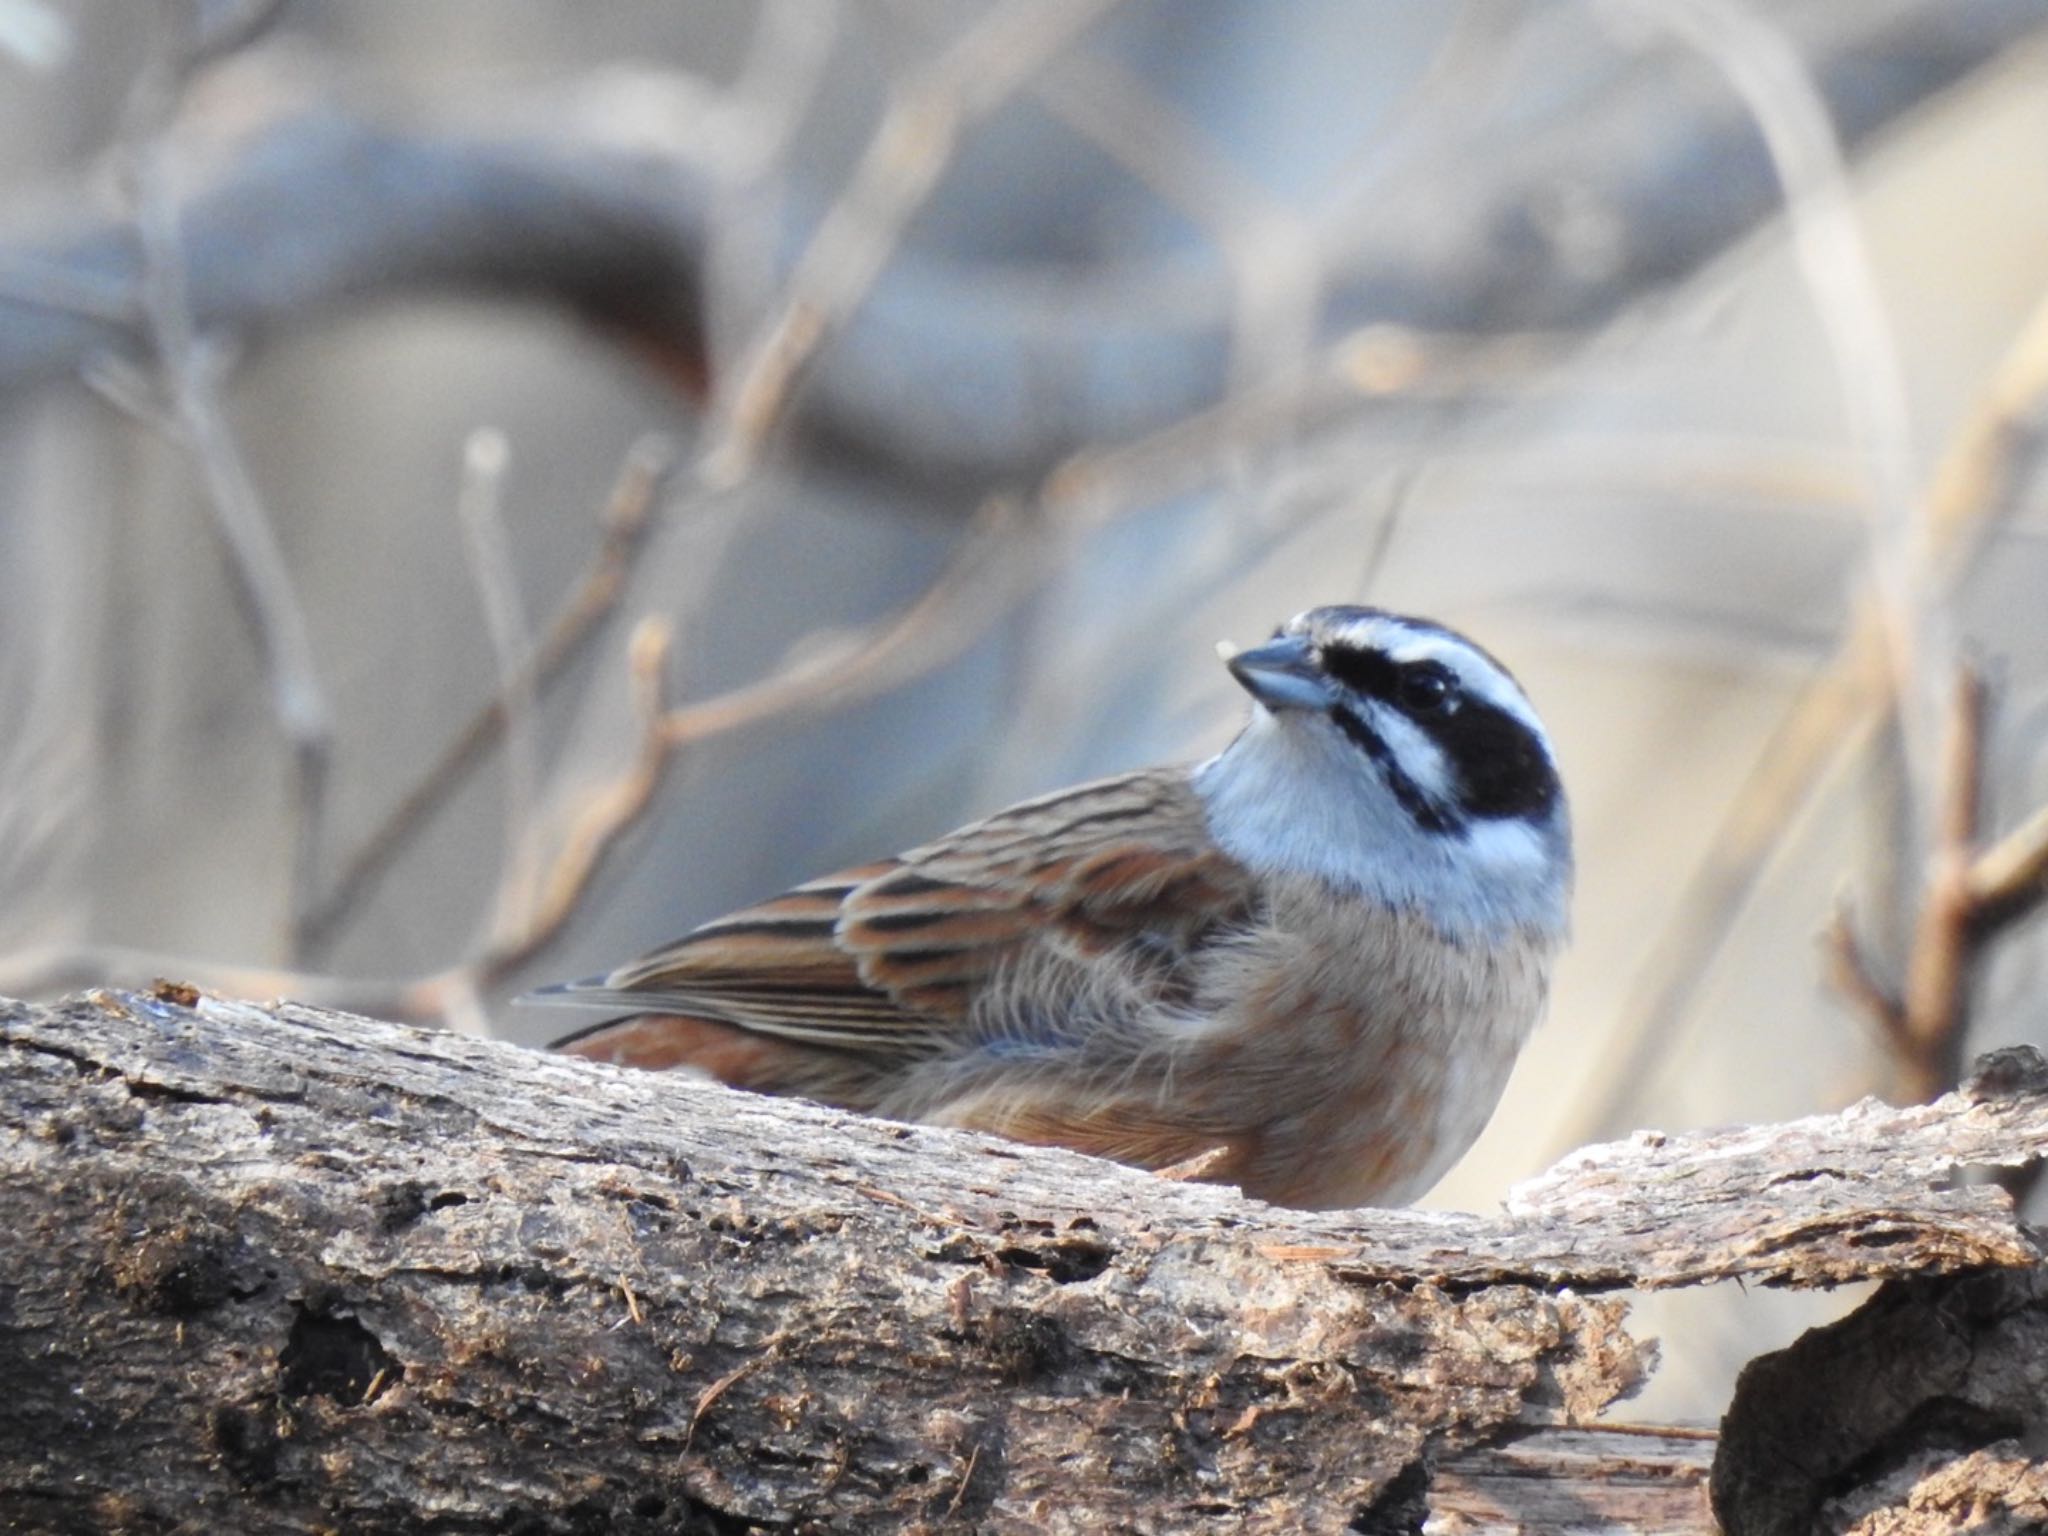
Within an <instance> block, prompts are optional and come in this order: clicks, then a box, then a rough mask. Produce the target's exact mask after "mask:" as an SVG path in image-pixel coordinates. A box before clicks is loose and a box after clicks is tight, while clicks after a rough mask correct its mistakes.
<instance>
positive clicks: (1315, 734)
mask: <svg viewBox="0 0 2048 1536" xmlns="http://www.w3.org/2000/svg"><path fill="white" fill-rule="evenodd" d="M1194 787H1195V793H1196V794H1197V795H1199V796H1200V797H1201V800H1202V804H1203V807H1204V809H1205V810H1206V811H1207V813H1208V818H1209V830H1210V832H1211V833H1212V834H1213V835H1214V836H1215V838H1216V841H1217V842H1218V843H1219V844H1221V845H1222V847H1223V849H1224V851H1225V852H1227V853H1229V854H1230V856H1231V857H1232V858H1234V859H1236V860H1237V861H1238V862H1239V863H1241V864H1243V865H1245V866H1246V867H1247V868H1249V869H1251V870H1253V871H1255V872H1256V873H1259V874H1265V875H1315V876H1319V877H1321V878H1322V879H1324V880H1326V881H1328V882H1329V883H1330V884H1332V885H1334V886H1336V887H1338V888H1339V889H1343V890H1355V891H1357V892H1358V893H1359V894H1361V895H1363V896H1366V897H1368V898H1371V899H1374V900H1377V901H1380V902H1384V903H1385V904H1386V905H1388V906H1392V907H1401V908H1406V909H1409V910H1411V911H1414V912H1415V913H1417V914H1418V915H1420V916H1422V917H1424V918H1426V919H1428V920H1429V921H1430V922H1432V923H1434V924H1435V925H1436V927H1437V928H1438V930H1439V931H1440V932H1442V933H1443V934H1444V936H1445V937H1446V938H1449V939H1453V940H1464V939H1468V938H1481V937H1494V936H1498V935H1501V934H1504V933H1506V932H1509V931H1511V930H1514V929H1531V928H1533V929H1537V930H1539V931H1542V932H1545V933H1549V934H1554V935H1556V936H1557V937H1559V938H1562V937H1563V935H1564V932H1565V928H1566V926H1567V922H1568V916H1567V906H1568V903H1569V899H1570V892H1571V865H1570V855H1569V853H1568V851H1567V844H1566V842H1565V840H1564V836H1563V834H1562V832H1561V830H1560V829H1556V828H1551V829H1545V828H1541V827H1537V826H1532V825H1531V824H1530V823H1528V822H1527V821H1521V820H1513V819H1503V820H1498V821H1485V820H1480V821H1472V822H1469V823H1468V824H1467V825H1466V826H1465V827H1464V828H1462V829H1461V830H1456V831H1450V832H1431V831H1427V830H1425V829H1423V828H1422V827H1420V826H1418V825H1417V824H1416V822H1415V819H1414V817H1413V816H1412V815H1411V814H1410V813H1409V811H1408V810H1407V809H1406V808H1405V807H1404V806H1402V805H1401V804H1400V802H1399V801H1398V800H1396V799H1395V797H1394V794H1393V792H1392V791H1391V790H1390V789H1389V788H1388V787H1387V785H1386V783H1385V781H1384V780H1383V779H1382V778H1381V777H1380V775H1379V774H1378V772H1376V771H1374V770H1373V769H1372V767H1371V765H1370V764H1368V763H1366V762H1365V761H1363V759H1362V758H1361V756H1360V754H1359V752H1358V749H1357V748H1356V747H1355V746H1354V745H1352V744H1351V743H1350V742H1348V741H1345V740H1344V739H1343V738H1342V737H1341V736H1339V735H1338V734H1337V732H1336V731H1335V729H1334V728H1331V727H1330V726H1329V725H1328V723H1327V722H1326V721H1323V720H1320V719H1316V718H1313V717H1300V716H1296V717H1290V718H1284V719H1283V718H1277V717H1275V716H1274V715H1273V714H1271V713H1270V712H1269V711H1267V710H1266V709H1265V708H1264V706H1262V705H1256V704H1255V705H1254V706H1253V708H1252V717H1251V721H1250V723H1249V724H1247V725H1246V726H1245V728H1244V731H1243V733H1242V734H1240V735H1239V736H1238V738H1237V740H1235V741H1233V742H1232V743H1231V744H1230V745H1229V746H1228V747H1226V748H1225V749H1224V750H1223V751H1222V752H1221V753H1220V754H1218V755H1217V756H1215V757H1213V758H1211V759H1209V761H1208V762H1206V763H1203V764H1202V765H1201V766H1200V767H1198V768H1196V769H1195V772H1194ZM1560 814H1562V813H1560Z"/></svg>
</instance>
